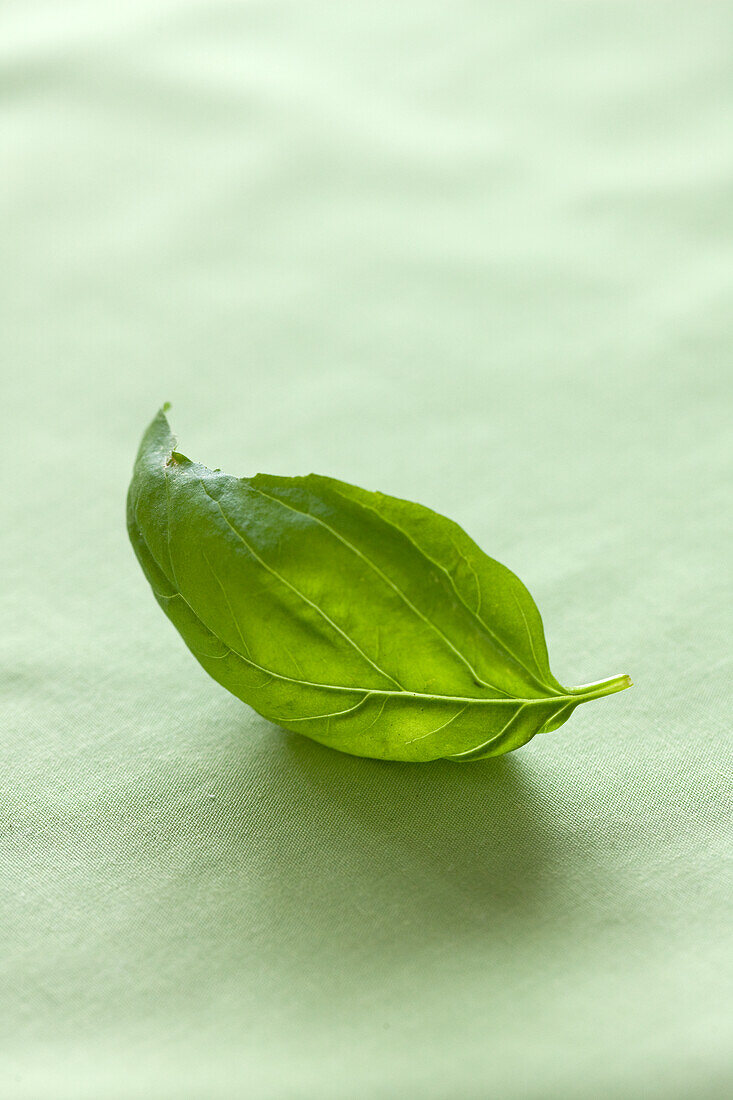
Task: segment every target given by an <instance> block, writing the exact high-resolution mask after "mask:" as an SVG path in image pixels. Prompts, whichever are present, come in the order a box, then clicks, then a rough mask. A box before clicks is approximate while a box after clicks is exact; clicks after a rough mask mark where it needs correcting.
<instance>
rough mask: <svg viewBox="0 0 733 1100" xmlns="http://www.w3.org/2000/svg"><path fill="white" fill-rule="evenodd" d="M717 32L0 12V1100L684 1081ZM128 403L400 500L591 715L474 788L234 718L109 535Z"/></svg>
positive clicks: (712, 430) (711, 617)
mask: <svg viewBox="0 0 733 1100" xmlns="http://www.w3.org/2000/svg"><path fill="white" fill-rule="evenodd" d="M731 41H733V9H732V8H731V6H730V5H729V4H725V3H721V4H717V3H711V4H700V3H697V2H695V0H691V2H688V3H656V2H650V3H647V4H638V3H626V2H617V3H574V2H562V3H560V2H558V3H536V4H535V3H526V2H518V3H510V4H499V3H494V4H487V3H479V2H470V3H469V2H462V0H460V2H456V3H452V4H437V3H432V2H426V0H420V2H414V0H402V2H401V3H397V4H395V3H392V2H389V3H387V2H383V0H370V2H369V3H351V4H348V3H347V4H329V3H311V2H308V0H306V2H297V3H296V2H292V3H285V2H270V3H259V2H248V3H245V2H242V3H232V2H228V3H224V2H218V0H217V2H207V3H203V2H198V3H195V2H190V3H184V2H183V0H144V2H143V0H138V2H129V3H125V4H120V5H107V4H99V3H97V2H93V3H74V2H67V3H58V2H53V3H41V2H36V0H33V2H28V0H24V2H23V3H15V2H12V0H11V2H6V3H5V4H3V6H2V9H1V11H0V57H1V60H2V71H3V81H2V99H1V101H0V103H1V108H0V117H1V120H2V128H1V129H2V143H3V148H4V156H3V172H2V175H1V176H0V194H1V195H2V204H3V205H2V210H3V213H2V220H3V231H4V249H3V263H2V269H1V271H0V279H1V280H2V293H1V295H0V306H1V309H2V319H1V322H0V331H1V332H2V344H3V368H2V413H3V432H2V437H3V439H2V449H3V456H4V461H3V474H4V476H3V497H2V499H3V523H2V528H3V530H2V541H1V545H0V554H1V558H0V570H1V571H0V576H1V577H2V585H1V589H2V591H1V603H2V632H1V634H0V645H1V646H2V665H1V669H2V671H1V673H0V677H1V681H2V702H1V708H2V739H1V748H0V775H1V776H2V780H1V782H2V797H1V800H0V876H1V892H0V913H1V923H0V1017H1V1018H0V1095H1V1096H2V1097H3V1098H4V1100H67V1098H68V1100H92V1098H94V1100H116V1098H120V1100H126V1098H131V1100H135V1098H161V1100H179V1098H188V1097H191V1098H197V1097H206V1098H209V1097H211V1098H214V1100H217V1098H227V1100H229V1098H239V1097H247V1098H249V1097H251V1098H256V1100H260V1098H262V1100H279V1098H288V1100H329V1098H333V1100H337V1098H338V1100H341V1098H344V1097H347V1098H354V1100H362V1098H364V1100H371V1098H375V1100H388V1098H404V1097H421V1098H427V1100H443V1098H446V1100H447V1098H458V1100H471V1098H474V1097H475V1098H486V1097H496V1098H497V1100H499V1098H500V1100H518V1098H524V1100H554V1098H563V1100H575V1098H578V1100H581V1098H582V1100H587V1098H588V1097H592V1096H595V1097H604V1098H615V1097H621V1098H634V1097H644V1098H652V1100H653V1098H660V1100H661V1098H664V1100H669V1098H691V1097H694V1098H696V1100H697V1098H707V1097H723V1096H729V1095H731V1091H732V1090H733V1058H732V1056H731V1050H733V999H732V997H731V988H732V986H731V978H732V977H733V975H732V973H731V969H732V968H731V960H732V958H733V950H732V947H733V945H732V943H731V928H730V912H731V900H732V893H733V892H732V890H731V885H732V883H731V861H730V852H731V848H730V841H731V827H730V823H731V782H730V776H731V752H730V722H729V718H730V707H729V700H728V697H727V691H726V689H727V688H728V684H729V677H730V664H729V660H728V652H729V647H730V625H731V624H730V613H729V607H730V594H731V593H730V586H729V585H728V584H727V583H726V575H727V574H728V575H729V565H730V560H729V545H730V544H729V543H727V544H726V542H725V540H724V537H725V536H726V535H729V534H730V526H729V520H728V518H727V517H728V516H729V513H730V496H729V491H730V481H731V478H730V456H731V446H730V437H729V435H728V433H729V430H730V418H731V411H732V410H731V401H730V388H731V387H730V382H731V372H730V363H731V340H732V339H733V311H732V310H731V294H732V293H733V249H732V244H733V220H732V213H733V204H732V203H731V182H732V172H733V130H732V129H731V117H732V112H731V108H732V107H733V75H732V74H733V69H732V67H731V50H730V44H731ZM164 400H170V401H171V402H172V403H173V408H172V412H171V419H172V424H173V426H174V430H176V431H177V432H178V435H179V440H180V447H181V449H182V450H183V451H184V452H185V453H187V454H189V455H190V456H191V457H193V458H195V459H198V460H200V461H203V462H207V463H208V464H209V465H211V466H221V467H222V468H224V469H225V470H228V471H230V472H232V473H238V474H245V473H250V474H251V473H254V472H256V471H257V470H265V471H267V472H271V473H282V474H294V473H307V472H309V471H310V470H315V471H317V472H320V473H325V474H330V475H333V476H336V477H340V478H344V479H346V480H349V481H353V482H356V483H357V484H360V485H364V486H366V487H367V488H374V489H376V488H378V489H381V490H383V491H385V492H389V493H393V494H396V495H399V496H405V497H408V498H411V499H415V500H419V501H420V502H422V503H425V504H428V505H430V506H431V507H433V508H436V509H438V510H439V511H442V512H445V513H446V514H448V515H449V516H451V517H452V518H454V519H456V520H458V521H459V522H460V523H461V524H462V525H463V526H464V527H465V528H466V530H468V532H469V533H470V534H471V535H472V536H473V537H474V538H475V539H476V540H477V541H478V542H479V544H480V545H481V546H483V547H484V548H485V549H486V550H487V551H488V552H489V553H491V554H492V555H494V556H495V557H497V558H499V560H501V561H503V562H505V563H506V564H507V565H509V566H510V567H511V568H513V569H514V570H515V571H516V572H517V573H518V574H519V575H520V576H521V577H522V579H523V580H524V581H525V582H526V583H527V585H528V586H529V588H530V590H531V591H532V593H533V595H534V596H535V598H536V600H537V602H538V605H539V607H540V610H541V611H542V614H543V617H544V620H545V626H546V631H547V636H548V643H549V648H550V655H551V660H552V666H553V669H554V671H555V673H556V675H558V676H559V678H560V679H561V680H563V681H565V682H567V683H570V684H575V683H585V682H587V681H589V680H594V679H599V678H601V677H606V676H610V675H613V674H615V673H620V672H628V673H630V674H631V676H632V677H633V679H634V681H635V687H634V688H633V690H631V691H627V692H624V693H623V694H622V695H619V696H615V697H613V698H610V699H605V700H602V701H601V702H598V703H592V704H590V705H589V706H587V707H582V708H581V709H580V710H579V711H578V712H577V713H576V714H575V715H574V717H573V718H572V719H571V721H570V722H569V723H568V725H566V726H564V727H563V728H562V729H561V730H559V731H557V733H555V734H552V735H547V736H544V737H538V738H536V739H535V740H534V741H533V742H532V744H531V745H529V746H528V747H527V748H525V749H522V750H520V751H519V752H518V753H516V754H514V755H512V756H510V757H508V758H506V759H503V760H499V761H488V762H485V763H481V764H475V765H471V766H460V765H455V764H450V763H437V764H435V765H394V764H391V765H388V764H381V763H378V762H373V761H364V760H357V759H353V758H349V757H347V756H344V755H341V754H339V753H336V752H332V751H328V750H326V749H323V748H320V747H319V746H317V745H315V744H312V743H310V742H308V741H307V740H306V739H304V738H299V737H297V736H294V735H289V734H285V733H283V732H282V731H279V730H277V729H276V728H274V727H272V726H270V725H268V723H267V722H265V721H264V720H262V719H261V718H259V717H258V716H257V715H255V714H254V713H253V712H251V711H250V710H249V709H248V708H247V707H246V706H244V705H243V704H241V703H239V702H238V701H237V700H236V699H234V698H233V697H231V696H229V695H227V693H226V692H224V691H223V690H222V689H221V688H219V687H218V686H217V685H216V684H215V683H214V682H213V681H211V680H209V679H208V678H207V677H206V675H205V674H204V672H203V671H202V670H201V669H200V668H199V667H198V666H197V665H196V663H195V662H194V661H193V659H192V657H191V656H190V654H189V653H188V652H187V651H186V649H185V647H184V645H183V643H182V642H181V640H180V639H179V638H178V637H177V636H176V634H175V632H174V631H173V630H172V628H171V626H170V624H169V623H168V622H167V621H166V620H165V617H164V616H163V615H162V613H161V612H160V610H159V609H158V607H157V606H156V604H155V602H154V600H153V598H152V595H151V593H150V591H149V590H148V587H147V584H146V582H145V581H144V578H143V576H142V574H141V571H140V569H139V567H138V565H137V563H136V561H135V559H134V556H133V554H132V551H131V549H130V547H129V545H128V542H127V536H126V532H125V526H124V499H125V493H126V488H127V483H128V479H129V474H130V470H131V466H132V461H133V457H134V453H135V450H136V448H137V445H138V442H139V438H140V436H141V434H142V431H143V429H144V427H145V426H146V424H147V423H148V421H149V420H150V418H151V417H152V415H153V414H154V413H155V411H156V409H157V408H158V407H159V405H160V404H161V403H162V402H163V401H164ZM726 551H728V552H727V553H726Z"/></svg>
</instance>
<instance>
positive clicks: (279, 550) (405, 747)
mask: <svg viewBox="0 0 733 1100" xmlns="http://www.w3.org/2000/svg"><path fill="white" fill-rule="evenodd" d="M166 408H167V406H166V407H164V409H163V410H161V412H159V413H158V415H157V417H156V418H155V420H153V422H152V424H151V425H150V427H149V428H148V430H147V432H146V433H145V436H144V438H143V441H142V444H141V446H140V451H139V453H138V456H137V460H136V463H135V469H134V473H133V478H132V483H131V485H130V491H129V495H128V511H127V522H128V530H129V533H130V539H131V541H132V544H133V547H134V549H135V553H136V554H137V557H138V560H139V562H140V564H141V566H142V568H143V571H144V573H145V575H146V577H147V578H148V581H149V582H150V585H151V587H152V589H153V592H154V593H155V596H156V599H157V600H158V602H159V604H160V605H161V607H162V608H163V610H164V611H165V613H166V614H167V615H168V617H169V618H170V619H171V621H172V622H173V624H174V625H175V626H176V628H177V629H178V631H179V632H180V633H181V635H182V637H183V639H184V641H185V642H186V644H187V645H188V647H189V649H190V650H191V651H192V653H193V654H194V656H195V657H196V658H197V660H198V661H199V662H200V663H201V664H202V665H203V667H204V668H205V669H206V671H207V672H209V673H210V674H211V675H212V676H213V677H214V679H215V680H218V681H219V683H220V684H223V686H224V687H226V688H228V690H229V691H231V692H232V693H233V694H234V695H236V696H238V697H239V698H240V699H243V700H244V701H245V702H246V703H249V705H250V706H252V707H254V709H255V710H257V711H258V712H259V713H260V714H262V715H264V717H265V718H268V719H269V720H270V721H271V722H276V723H277V724H278V725H280V726H284V727H285V728H286V729H289V730H294V731H297V732H298V733H304V734H306V735H307V736H308V737H312V738H313V739H314V740H315V741H320V742H322V743H323V744H324V745H330V746H331V747H333V748H337V749H341V750H342V751H343V752H348V753H354V754H355V755H358V756H371V757H377V758H380V759H385V760H435V759H438V758H441V757H447V758H449V759H452V760H478V759H481V758H483V757H486V756H495V755H498V754H500V753H504V752H509V751H510V750H511V749H516V748H518V747H519V746H520V745H524V744H525V743H526V742H527V741H529V740H530V738H532V737H534V735H535V734H536V733H542V732H549V731H551V730H554V729H557V727H558V726H560V725H562V723H563V722H565V721H566V720H567V719H568V718H569V717H570V715H571V714H572V712H573V710H574V709H575V707H576V706H577V705H578V704H579V703H583V702H585V701H587V700H589V699H597V698H599V697H601V696H603V695H610V694H612V693H613V692H616V691H621V690H623V688H626V687H629V686H630V684H631V681H630V679H629V678H628V676H616V677H613V678H612V679H610V680H606V681H603V682H599V683H596V684H589V685H587V686H585V687H581V688H565V687H563V686H562V685H561V684H560V683H559V682H558V681H557V680H556V679H555V677H554V676H553V675H552V673H551V672H550V666H549V662H548V657H547V647H546V645H545V636H544V631H543V628H542V620H541V618H540V614H539V612H538V610H537V608H536V606H535V603H534V601H533V599H532V597H531V596H530V594H529V592H528V591H527V589H526V588H525V587H524V585H523V584H522V582H521V581H520V580H519V578H518V577H516V576H515V575H514V574H513V573H512V572H511V571H510V570H509V569H507V568H506V567H505V566H503V565H500V564H499V562H497V561H494V560H493V559H492V558H489V557H487V555H486V554H484V553H483V551H482V550H480V549H479V548H478V546H477V545H476V544H475V543H474V542H473V541H472V540H471V539H470V538H469V537H468V535H467V534H466V533H465V531H463V530H462V529H461V528H460V527H459V526H458V525H457V524H455V523H453V522H452V521H451V520H449V519H446V518H445V517H444V516H441V515H438V514H437V513H436V512H432V511H430V509H429V508H424V507H423V506H422V505H419V504H413V503H411V502H410V501H406V500H398V499H397V498H395V497H389V496H384V495H383V494H382V493H370V492H367V491H366V490H364V489H358V488H356V487H355V486H353V485H348V484H346V483H345V482H342V481H335V480H334V479H332V478H327V477H319V476H317V475H315V474H310V475H309V476H308V477H292V478H290V477H271V476H269V475H267V474H257V476H256V477H253V478H234V477H229V476H227V475H226V474H222V473H221V472H220V471H218V470H209V469H207V468H206V467H205V466H200V465H198V464H197V463H194V462H191V461H190V460H189V459H188V458H185V457H184V456H183V455H182V454H179V453H178V452H177V451H176V450H175V440H174V438H173V436H172V435H171V431H170V428H169V425H168V421H167V419H166V416H165V411H166Z"/></svg>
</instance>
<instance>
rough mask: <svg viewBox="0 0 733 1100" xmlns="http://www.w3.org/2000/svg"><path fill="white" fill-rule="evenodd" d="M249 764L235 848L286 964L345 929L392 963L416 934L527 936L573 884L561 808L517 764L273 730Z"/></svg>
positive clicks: (230, 811)
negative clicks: (408, 755) (565, 865)
mask: <svg viewBox="0 0 733 1100" xmlns="http://www.w3.org/2000/svg"><path fill="white" fill-rule="evenodd" d="M240 746H241V742H240ZM239 752H240V753H241V752H242V749H241V748H240V750H239ZM240 760H241V761H242V766H243V769H244V771H243V775H242V776H241V777H240V780H239V781H238V782H237V783H236V784H234V785H233V786H230V787H229V790H230V791H231V792H232V793H231V795H230V796H229V797H230V802H229V805H228V806H227V807H226V808H224V807H221V809H222V810H223V811H224V814H225V820H226V830H227V836H228V848H229V852H230V856H231V858H232V859H233V861H234V863H235V865H237V864H239V865H240V866H241V869H242V873H243V888H244V889H245V891H246V892H247V905H248V909H249V911H250V912H251V910H252V904H253V890H256V895H257V896H256V898H255V899H254V900H255V903H256V904H257V905H258V906H259V909H260V919H261V925H262V927H263V928H266V929H267V940H268V942H269V943H270V944H271V945H272V944H273V937H274V942H276V943H277V945H278V946H277V951H278V955H279V956H280V961H279V963H278V964H277V965H283V957H282V956H283V951H285V955H286V956H287V953H288V950H292V951H293V952H295V953H297V954H298V956H299V957H301V956H302V955H303V953H306V954H307V953H308V952H309V951H314V950H315V951H322V950H323V948H324V945H325V944H326V943H327V941H328V937H332V936H333V935H334V930H336V931H337V935H338V940H339V942H340V944H341V946H342V947H343V946H346V945H348V944H349V943H351V944H352V946H354V947H356V948H358V945H359V944H360V943H363V942H364V939H365V937H367V938H368V939H369V942H370V943H372V944H373V945H379V949H380V955H381V957H382V958H383V959H384V958H388V957H389V956H390V955H391V956H393V957H394V959H399V957H400V954H401V953H402V952H404V945H405V939H406V938H409V939H410V940H411V941H412V942H413V943H416V944H418V945H420V949H425V948H428V947H430V946H431V945H433V946H436V947H440V946H441V945H443V946H444V945H445V944H446V943H447V942H450V943H453V944H456V943H457V941H458V940H460V939H461V938H462V937H463V938H465V937H482V938H483V937H485V936H486V935H487V933H489V932H490V933H491V936H492V937H493V939H494V942H496V943H498V942H499V941H500V940H501V938H502V936H504V938H509V939H511V940H512V941H513V940H515V939H516V938H517V937H518V936H521V935H523V934H524V933H526V931H527V928H528V926H531V925H533V924H537V923H543V922H545V921H546V920H547V918H548V909H549V910H550V911H551V910H552V897H553V895H554V894H555V893H556V892H557V891H558V890H561V888H562V886H561V882H560V883H559V882H558V875H557V866H558V853H557V846H556V840H557V837H556V830H555V828H554V827H553V817H552V807H551V804H549V800H543V799H542V798H541V796H540V792H538V790H537V789H536V787H535V785H534V784H533V783H532V781H531V780H530V778H529V774H528V769H527V768H525V767H524V765H523V764H522V762H521V761H519V760H517V759H515V758H510V757H503V758H497V759H494V760H487V761H481V762H476V763H472V764H456V763H450V762H448V761H438V762H435V763H433V764H400V763H385V762H380V761H374V760H364V759H360V758H356V757H350V756H347V755H345V754H343V753H339V752H336V751H334V750H331V749H327V748H324V747H322V746H320V745H318V744H315V743H314V742H311V741H309V740H307V739H306V738H303V737H299V736H297V735H292V734H284V733H283V732H282V731H279V730H278V731H275V730H273V729H272V727H269V728H268V730H267V733H266V738H262V739H261V740H258V743H257V747H256V750H255V752H254V754H251V753H249V752H248V753H247V756H246V758H244V757H242V756H240ZM237 791H238V792H240V793H239V795H236V794H235V792H237ZM560 878H562V876H560ZM253 882H254V883H255V886H254V887H253ZM288 944H289V945H290V948H288Z"/></svg>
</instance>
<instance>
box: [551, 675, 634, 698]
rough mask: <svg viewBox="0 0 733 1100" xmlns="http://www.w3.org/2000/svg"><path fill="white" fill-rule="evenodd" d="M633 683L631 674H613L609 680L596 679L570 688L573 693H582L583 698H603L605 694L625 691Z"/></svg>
mask: <svg viewBox="0 0 733 1100" xmlns="http://www.w3.org/2000/svg"><path fill="white" fill-rule="evenodd" d="M632 685H633V680H632V679H631V677H630V676H626V675H624V676H612V677H611V678H610V679H609V680H596V682H595V683H593V684H583V685H582V686H581V687H576V688H568V689H567V690H568V692H569V693H570V694H571V695H582V696H583V699H602V698H603V696H604V695H613V694H615V692H617V691H624V690H625V689H626V688H630V687H632Z"/></svg>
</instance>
